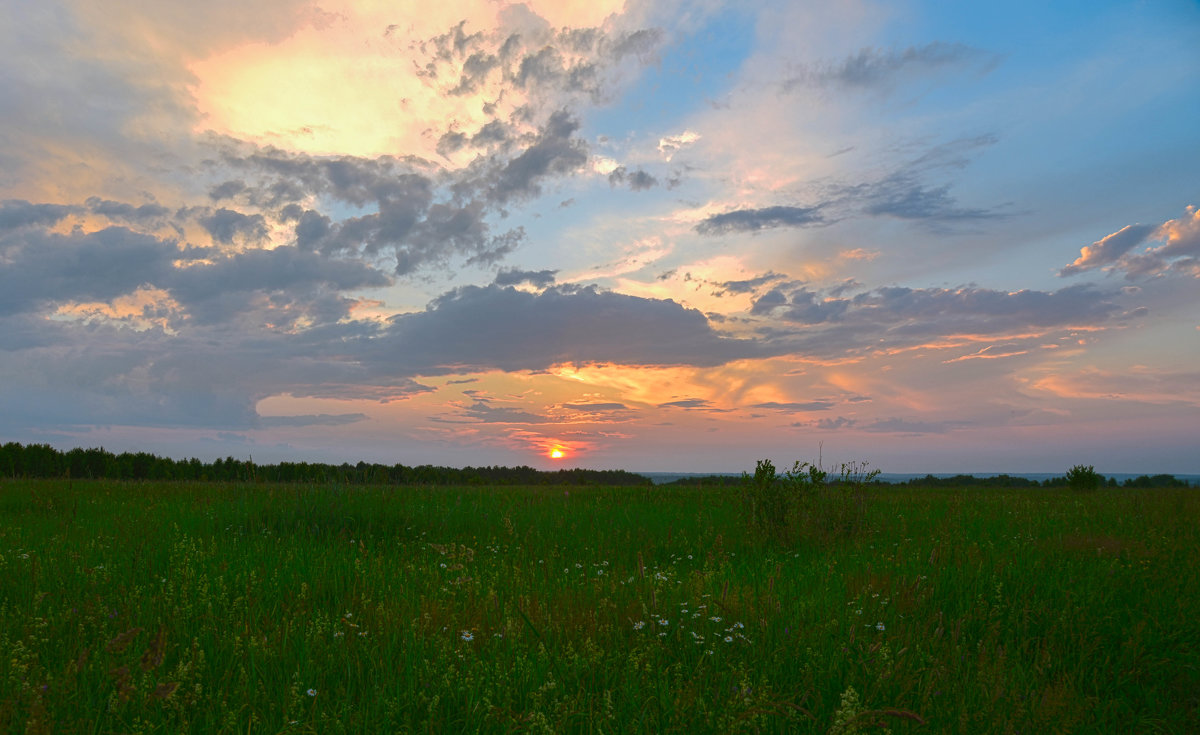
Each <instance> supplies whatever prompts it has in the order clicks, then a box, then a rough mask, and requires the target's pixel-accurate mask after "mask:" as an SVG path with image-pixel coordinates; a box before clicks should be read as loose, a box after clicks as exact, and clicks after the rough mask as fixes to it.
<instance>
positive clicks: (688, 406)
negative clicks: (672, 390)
mask: <svg viewBox="0 0 1200 735" xmlns="http://www.w3.org/2000/svg"><path fill="white" fill-rule="evenodd" d="M658 408H682V409H685V410H689V411H693V410H700V411H715V410H717V409H715V408H713V404H712V401H710V400H708V399H706V398H684V399H682V400H678V401H667V402H666V403H660V404H658Z"/></svg>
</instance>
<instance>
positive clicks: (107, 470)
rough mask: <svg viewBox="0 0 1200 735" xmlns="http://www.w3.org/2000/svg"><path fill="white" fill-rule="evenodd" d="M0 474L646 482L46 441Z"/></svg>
mask: <svg viewBox="0 0 1200 735" xmlns="http://www.w3.org/2000/svg"><path fill="white" fill-rule="evenodd" d="M0 478H57V479H110V480H195V481H203V482H282V483H321V484H326V483H343V484H355V485H367V484H371V485H414V484H415V485H649V484H650V480H649V478H646V477H643V476H642V475H638V474H634V473H633V472H626V471H624V470H582V469H570V470H557V471H553V472H545V471H542V470H536V469H534V468H532V467H463V468H461V469H459V468H456V467H434V466H432V465H421V466H419V467H407V466H405V465H402V464H397V465H382V464H367V463H366V462H359V463H358V464H340V465H334V464H321V463H315V462H280V463H279V464H256V463H254V462H251V461H246V460H240V459H235V458H233V457H227V458H225V459H218V460H216V461H215V462H201V461H200V460H198V459H195V458H192V459H181V460H174V459H170V458H167V457H158V456H155V455H153V454H148V453H146V452H137V453H130V452H123V453H121V454H113V453H112V452H109V451H106V450H104V449H71V450H69V451H66V452H61V451H59V450H57V449H55V448H54V447H52V446H49V445H47V444H30V445H28V446H22V445H21V444H18V443H16V442H10V443H8V444H5V445H3V446H0Z"/></svg>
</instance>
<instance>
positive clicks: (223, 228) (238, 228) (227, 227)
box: [198, 207, 267, 245]
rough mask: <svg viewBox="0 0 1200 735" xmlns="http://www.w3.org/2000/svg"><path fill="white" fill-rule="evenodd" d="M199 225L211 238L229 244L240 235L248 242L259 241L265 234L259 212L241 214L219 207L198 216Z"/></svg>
mask: <svg viewBox="0 0 1200 735" xmlns="http://www.w3.org/2000/svg"><path fill="white" fill-rule="evenodd" d="M198 221H199V222H200V224H201V226H203V227H204V229H206V230H208V233H209V234H210V235H212V237H213V240H216V241H217V242H219V243H223V244H225V245H229V244H232V243H233V239H234V238H235V237H238V236H241V238H243V239H244V240H246V241H247V242H250V243H260V242H262V241H263V239H265V238H266V236H267V226H266V220H264V219H263V216H262V215H261V214H253V215H248V214H242V213H241V212H236V211H234V210H232V209H225V208H224V207H222V208H221V209H218V210H216V211H215V212H212V213H211V214H207V215H204V216H201V217H199V218H198Z"/></svg>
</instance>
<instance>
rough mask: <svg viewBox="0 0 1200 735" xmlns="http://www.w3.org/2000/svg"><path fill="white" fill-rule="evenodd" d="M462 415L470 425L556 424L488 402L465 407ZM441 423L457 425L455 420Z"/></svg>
mask: <svg viewBox="0 0 1200 735" xmlns="http://www.w3.org/2000/svg"><path fill="white" fill-rule="evenodd" d="M461 415H462V416H464V417H465V418H466V419H467V420H469V422H470V423H479V424H548V423H554V419H552V418H550V417H548V416H542V415H540V414H535V413H530V412H528V411H523V410H521V409H519V408H509V407H505V406H501V407H495V406H492V405H491V404H490V403H489V402H487V401H476V402H475V403H473V404H471V405H469V406H464V407H462V409H461ZM440 420H441V421H445V422H450V423H455V421H456V420H454V419H445V418H442V419H440Z"/></svg>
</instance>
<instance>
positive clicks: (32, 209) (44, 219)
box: [0, 199, 79, 232]
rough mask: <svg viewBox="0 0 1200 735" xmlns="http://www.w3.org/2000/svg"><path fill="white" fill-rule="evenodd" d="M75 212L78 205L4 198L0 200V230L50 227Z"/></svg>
mask: <svg viewBox="0 0 1200 735" xmlns="http://www.w3.org/2000/svg"><path fill="white" fill-rule="evenodd" d="M77 212H79V208H78V207H71V206H67V205H63V204H33V203H31V202H27V201H25V200H24V199H5V200H4V201H2V202H0V232H4V231H5V230H15V229H20V228H22V227H50V226H52V225H56V224H58V223H59V222H61V221H62V220H63V219H65V218H66V217H68V216H70V215H71V214H75V213H77Z"/></svg>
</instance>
